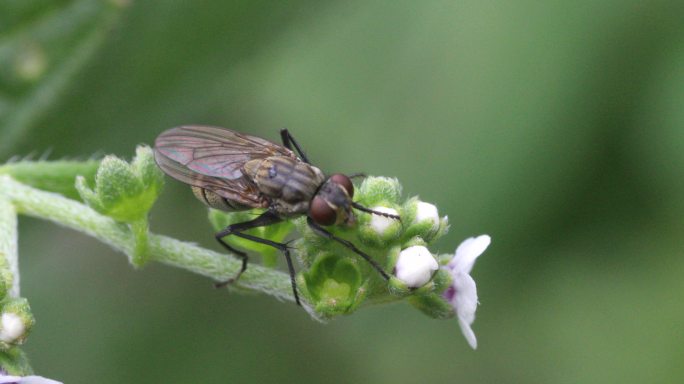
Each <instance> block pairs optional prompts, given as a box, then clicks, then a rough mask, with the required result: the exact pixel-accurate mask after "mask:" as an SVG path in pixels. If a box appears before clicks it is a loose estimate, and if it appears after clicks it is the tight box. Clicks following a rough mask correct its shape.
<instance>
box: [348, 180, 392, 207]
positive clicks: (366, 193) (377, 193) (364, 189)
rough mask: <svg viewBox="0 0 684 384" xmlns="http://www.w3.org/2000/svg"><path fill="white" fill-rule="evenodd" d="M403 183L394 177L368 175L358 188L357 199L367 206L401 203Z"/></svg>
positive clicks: (388, 205)
mask: <svg viewBox="0 0 684 384" xmlns="http://www.w3.org/2000/svg"><path fill="white" fill-rule="evenodd" d="M400 198H401V184H399V181H398V180H397V179H394V178H389V177H367V178H366V179H364V180H363V183H361V186H359V188H358V190H357V199H358V200H359V201H360V202H361V203H363V204H364V205H366V206H375V205H381V206H387V207H391V206H392V205H394V204H398V203H399V199H400Z"/></svg>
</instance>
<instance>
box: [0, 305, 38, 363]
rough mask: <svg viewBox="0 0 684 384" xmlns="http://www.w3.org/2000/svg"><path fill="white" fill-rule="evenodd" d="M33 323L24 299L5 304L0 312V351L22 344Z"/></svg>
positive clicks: (29, 309)
mask: <svg viewBox="0 0 684 384" xmlns="http://www.w3.org/2000/svg"><path fill="white" fill-rule="evenodd" d="M34 322H35V320H34V318H33V315H32V314H31V308H30V307H29V305H28V301H26V299H24V298H18V299H11V300H9V301H7V302H5V303H4V305H3V307H2V311H0V349H3V350H7V349H9V348H11V347H12V346H14V345H17V344H21V343H23V342H24V340H25V339H26V336H27V335H28V333H29V331H30V330H31V327H32V326H33V323H34Z"/></svg>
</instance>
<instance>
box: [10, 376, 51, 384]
mask: <svg viewBox="0 0 684 384" xmlns="http://www.w3.org/2000/svg"><path fill="white" fill-rule="evenodd" d="M0 384H62V383H61V382H60V381H55V380H50V379H46V378H44V377H41V376H23V377H22V376H6V375H2V374H0Z"/></svg>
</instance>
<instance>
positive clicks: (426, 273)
mask: <svg viewBox="0 0 684 384" xmlns="http://www.w3.org/2000/svg"><path fill="white" fill-rule="evenodd" d="M438 268H439V265H438V264H437V260H435V257H434V256H432V253H430V251H429V250H428V249H427V248H425V247H423V246H422V245H414V246H412V247H408V248H406V249H404V250H403V251H401V253H399V259H398V260H397V265H396V266H395V274H396V276H397V278H398V279H399V280H401V281H403V282H404V283H406V285H407V286H409V287H410V288H417V287H421V286H423V285H425V284H426V283H427V282H428V281H430V279H431V278H432V273H433V272H434V271H436V270H437V269H438Z"/></svg>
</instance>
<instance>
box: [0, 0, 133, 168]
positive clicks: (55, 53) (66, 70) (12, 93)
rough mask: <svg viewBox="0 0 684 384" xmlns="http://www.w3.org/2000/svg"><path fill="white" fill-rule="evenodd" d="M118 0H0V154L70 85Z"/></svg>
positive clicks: (105, 28)
mask: <svg viewBox="0 0 684 384" xmlns="http://www.w3.org/2000/svg"><path fill="white" fill-rule="evenodd" d="M121 10H122V6H121V2H115V1H101V0H80V1H69V2H66V1H60V0H43V1H9V2H8V1H4V2H0V136H1V137H2V140H1V141H0V155H1V154H4V153H7V152H8V151H9V150H10V149H11V148H12V147H13V146H14V145H15V144H16V143H17V142H18V141H19V140H20V139H22V138H23V137H24V136H25V135H26V134H27V133H28V131H29V130H30V129H31V128H33V127H34V126H35V123H36V122H37V121H38V119H39V118H40V117H41V116H42V115H43V113H44V112H46V111H47V110H48V109H49V108H50V107H51V106H52V105H53V104H54V103H55V102H56V101H57V100H58V99H59V96H60V94H62V92H64V91H65V90H66V89H67V88H69V86H70V83H71V80H72V79H73V77H74V75H76V74H77V73H78V72H79V70H80V69H81V68H82V67H83V65H84V64H85V63H86V62H87V61H88V59H89V58H90V57H92V55H93V53H94V52H95V51H96V50H97V48H98V47H99V46H100V45H101V44H102V42H103V41H104V40H105V37H106V36H107V34H108V33H109V31H110V30H111V26H112V25H113V23H114V21H115V20H116V19H117V16H118V15H119V14H120V12H121Z"/></svg>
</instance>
